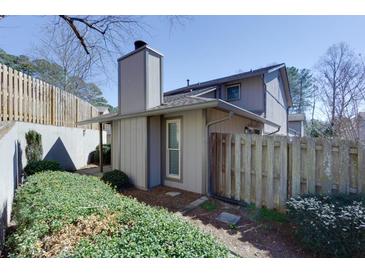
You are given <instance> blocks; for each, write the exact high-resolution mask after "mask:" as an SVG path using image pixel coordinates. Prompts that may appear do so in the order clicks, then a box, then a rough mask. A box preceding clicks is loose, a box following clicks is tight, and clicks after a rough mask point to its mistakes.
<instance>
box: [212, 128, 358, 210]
mask: <svg viewBox="0 0 365 274" xmlns="http://www.w3.org/2000/svg"><path fill="white" fill-rule="evenodd" d="M210 182H211V189H210V191H211V192H212V193H213V194H215V195H217V196H221V197H225V198H228V199H233V200H236V201H244V202H247V203H254V204H256V206H258V207H261V206H265V207H267V208H270V209H271V208H277V209H280V208H284V207H285V202H286V201H287V199H288V198H289V197H292V196H296V195H298V194H304V193H327V194H330V193H360V192H364V191H365V150H364V146H363V145H361V144H360V143H356V142H351V141H344V140H337V139H321V138H308V137H304V138H299V137H294V138H289V137H286V136H261V135H240V134H223V133H212V134H211V135H210Z"/></svg>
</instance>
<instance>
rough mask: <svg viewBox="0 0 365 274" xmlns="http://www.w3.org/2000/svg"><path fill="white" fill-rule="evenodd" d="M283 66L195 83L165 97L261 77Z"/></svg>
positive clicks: (175, 90)
mask: <svg viewBox="0 0 365 274" xmlns="http://www.w3.org/2000/svg"><path fill="white" fill-rule="evenodd" d="M284 66H285V64H284V63H282V64H277V65H272V66H267V67H263V68H259V69H255V70H250V71H246V72H243V73H238V74H234V75H230V76H226V77H221V78H217V79H213V80H209V81H206V82H202V83H196V84H192V85H189V86H185V87H182V88H178V89H174V90H170V91H167V92H165V95H166V96H169V95H173V94H178V93H187V92H192V91H194V90H195V89H199V90H201V89H203V88H207V87H213V86H216V85H218V84H221V83H225V82H230V81H235V80H237V79H242V78H248V77H252V76H256V75H261V74H263V73H266V72H268V71H270V70H272V69H279V68H281V67H284Z"/></svg>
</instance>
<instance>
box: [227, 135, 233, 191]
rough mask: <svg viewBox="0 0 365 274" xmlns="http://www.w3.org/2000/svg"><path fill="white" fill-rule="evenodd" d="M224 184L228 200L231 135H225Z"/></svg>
mask: <svg viewBox="0 0 365 274" xmlns="http://www.w3.org/2000/svg"><path fill="white" fill-rule="evenodd" d="M225 140H226V169H225V172H226V174H225V175H226V182H225V187H226V188H225V196H226V197H227V198H230V197H231V195H232V193H231V192H232V176H231V175H232V169H231V157H232V156H231V150H232V134H227V135H226V139H225Z"/></svg>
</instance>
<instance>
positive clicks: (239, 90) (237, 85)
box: [226, 83, 241, 102]
mask: <svg viewBox="0 0 365 274" xmlns="http://www.w3.org/2000/svg"><path fill="white" fill-rule="evenodd" d="M232 87H238V98H235V99H228V88H232ZM238 100H241V84H240V83H237V84H232V85H228V86H226V101H227V102H231V101H238Z"/></svg>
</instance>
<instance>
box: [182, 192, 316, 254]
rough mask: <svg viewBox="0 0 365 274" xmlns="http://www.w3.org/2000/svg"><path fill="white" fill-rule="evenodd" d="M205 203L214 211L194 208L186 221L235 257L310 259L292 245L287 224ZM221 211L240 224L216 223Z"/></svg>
mask: <svg viewBox="0 0 365 274" xmlns="http://www.w3.org/2000/svg"><path fill="white" fill-rule="evenodd" d="M209 201H210V202H214V203H215V204H216V205H217V208H216V209H215V210H214V211H207V210H206V209H203V208H201V207H198V208H196V209H194V210H193V211H191V212H188V214H187V215H186V218H188V219H190V221H191V222H193V223H194V224H195V225H197V226H198V227H200V228H201V229H202V230H204V231H206V232H208V233H211V234H213V235H214V236H215V237H216V238H217V239H218V240H219V241H221V242H223V243H224V244H225V245H226V246H227V247H228V248H229V249H230V250H231V251H232V252H233V253H235V254H236V255H237V256H240V257H246V258H247V257H250V258H252V257H276V258H288V257H289V258H290V257H300V258H302V257H310V255H309V254H306V253H305V252H304V251H303V250H302V249H301V248H300V247H299V246H298V245H297V244H296V243H295V241H294V239H293V232H292V230H291V228H290V226H289V224H288V223H278V222H273V221H257V220H254V218H253V216H252V215H251V214H250V213H249V211H248V210H247V209H245V208H242V207H240V206H235V205H231V204H227V203H223V202H221V201H217V200H213V199H210V200H209ZM223 211H225V212H229V213H232V214H235V215H238V216H240V217H241V219H240V221H239V222H238V223H237V224H236V225H235V226H230V225H228V224H225V223H222V222H220V221H217V220H216V217H217V216H218V215H219V214H220V213H221V212H223Z"/></svg>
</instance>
